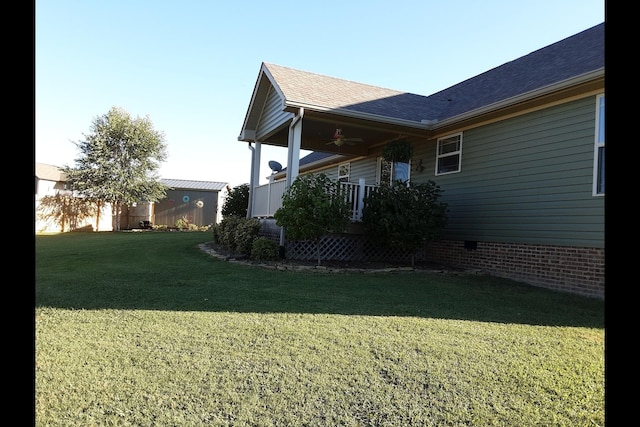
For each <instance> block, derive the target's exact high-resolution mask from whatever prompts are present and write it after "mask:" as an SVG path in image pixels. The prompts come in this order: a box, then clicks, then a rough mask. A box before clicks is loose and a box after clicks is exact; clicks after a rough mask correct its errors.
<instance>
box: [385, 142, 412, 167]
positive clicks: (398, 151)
mask: <svg viewBox="0 0 640 427" xmlns="http://www.w3.org/2000/svg"><path fill="white" fill-rule="evenodd" d="M412 156H413V145H411V143H410V142H409V141H407V140H406V139H399V140H395V141H391V142H388V143H387V145H385V146H384V148H383V149H382V157H383V158H384V159H385V160H386V161H388V162H403V163H407V162H409V160H411V157H412Z"/></svg>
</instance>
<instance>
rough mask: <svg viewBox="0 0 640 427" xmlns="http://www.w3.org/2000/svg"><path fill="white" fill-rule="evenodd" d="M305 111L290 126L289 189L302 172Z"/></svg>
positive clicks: (288, 153)
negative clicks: (303, 118)
mask: <svg viewBox="0 0 640 427" xmlns="http://www.w3.org/2000/svg"><path fill="white" fill-rule="evenodd" d="M303 113H304V109H303V108H300V112H299V113H298V115H297V116H295V117H294V118H293V120H292V121H291V124H290V125H289V140H288V143H287V148H288V151H287V186H286V188H289V187H290V186H291V184H292V183H293V181H294V180H295V179H296V177H297V176H298V173H299V172H300V146H301V145H302V115H303Z"/></svg>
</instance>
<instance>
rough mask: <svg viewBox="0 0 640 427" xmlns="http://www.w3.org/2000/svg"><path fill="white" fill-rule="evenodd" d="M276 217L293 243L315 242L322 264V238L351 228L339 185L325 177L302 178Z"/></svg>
mask: <svg viewBox="0 0 640 427" xmlns="http://www.w3.org/2000/svg"><path fill="white" fill-rule="evenodd" d="M273 217H274V218H275V220H276V224H277V225H279V226H281V227H284V228H285V230H286V234H287V235H288V236H289V237H290V238H291V239H292V240H313V241H315V243H316V253H317V256H318V265H320V239H321V238H322V236H324V235H325V234H327V233H331V232H336V233H339V232H342V231H344V230H346V228H347V226H348V225H349V205H348V202H347V199H346V197H345V195H343V194H341V192H340V184H339V183H338V182H336V181H332V180H331V179H330V178H329V177H327V176H326V175H325V174H322V173H321V174H309V175H302V176H299V177H297V178H296V180H295V181H294V182H293V184H291V186H290V187H289V188H288V189H287V191H286V192H285V194H284V196H283V197H282V207H281V208H280V209H278V210H277V211H276V212H275V214H274V215H273Z"/></svg>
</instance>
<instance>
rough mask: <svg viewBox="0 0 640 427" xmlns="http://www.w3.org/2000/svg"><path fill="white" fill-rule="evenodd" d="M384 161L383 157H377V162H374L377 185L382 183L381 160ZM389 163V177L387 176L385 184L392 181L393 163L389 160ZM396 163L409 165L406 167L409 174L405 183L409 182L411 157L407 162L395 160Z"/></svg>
mask: <svg viewBox="0 0 640 427" xmlns="http://www.w3.org/2000/svg"><path fill="white" fill-rule="evenodd" d="M383 161H386V160H384V158H383V157H378V159H377V162H376V183H377V185H380V184H381V183H382V162H383ZM389 163H391V177H390V178H389V182H388V183H387V184H391V182H392V181H393V174H394V172H393V167H394V165H393V163H394V162H389ZM396 163H408V164H409V167H408V168H407V174H408V175H409V176H408V177H407V184H409V183H410V182H411V165H412V159H409V161H408V162H396Z"/></svg>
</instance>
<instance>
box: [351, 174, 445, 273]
mask: <svg viewBox="0 0 640 427" xmlns="http://www.w3.org/2000/svg"><path fill="white" fill-rule="evenodd" d="M440 193H441V190H440V187H439V186H438V185H437V184H436V183H435V182H433V181H431V180H429V181H428V182H427V183H418V184H411V185H407V184H406V183H404V182H401V181H394V182H393V184H391V185H382V186H380V187H379V188H378V189H377V190H376V191H374V192H372V193H371V194H370V195H369V196H368V197H366V198H365V201H364V207H363V209H362V223H363V225H364V227H365V230H366V232H367V236H369V237H370V238H371V239H374V240H375V241H376V242H377V243H379V244H382V245H386V246H391V247H397V248H400V249H404V250H407V251H409V252H411V254H412V257H411V263H412V265H413V264H414V260H415V252H416V251H417V250H418V249H420V248H422V247H423V246H424V245H425V244H426V243H427V242H428V241H430V240H433V239H435V238H436V237H438V236H439V235H440V233H441V232H442V230H443V228H444V227H445V225H446V224H447V215H446V211H447V204H446V203H442V202H439V201H438V199H439V197H440Z"/></svg>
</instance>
